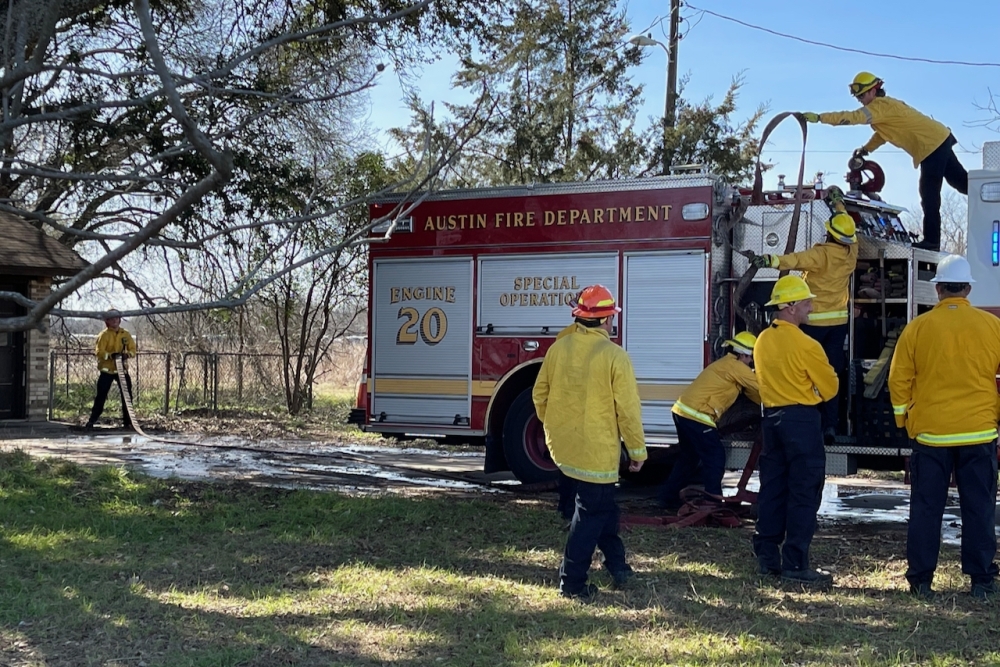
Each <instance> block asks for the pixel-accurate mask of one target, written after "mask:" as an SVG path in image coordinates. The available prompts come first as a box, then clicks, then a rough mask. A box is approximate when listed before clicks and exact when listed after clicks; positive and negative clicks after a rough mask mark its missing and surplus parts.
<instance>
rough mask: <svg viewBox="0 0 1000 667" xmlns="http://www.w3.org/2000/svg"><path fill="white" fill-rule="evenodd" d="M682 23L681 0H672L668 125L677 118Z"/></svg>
mask: <svg viewBox="0 0 1000 667" xmlns="http://www.w3.org/2000/svg"><path fill="white" fill-rule="evenodd" d="M680 23H681V0H670V43H669V46H668V48H667V108H666V109H664V118H665V119H666V125H667V127H673V126H674V123H675V122H676V120H677V42H678V41H679V40H680V36H679V35H678V32H679V29H680Z"/></svg>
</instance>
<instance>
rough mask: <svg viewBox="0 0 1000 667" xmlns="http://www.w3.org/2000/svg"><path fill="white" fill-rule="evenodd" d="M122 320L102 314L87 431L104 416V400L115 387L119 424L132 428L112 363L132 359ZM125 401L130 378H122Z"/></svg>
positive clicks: (132, 345)
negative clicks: (94, 393) (119, 397)
mask: <svg viewBox="0 0 1000 667" xmlns="http://www.w3.org/2000/svg"><path fill="white" fill-rule="evenodd" d="M121 323H122V317H121V313H119V312H118V311H117V310H109V311H108V312H107V313H105V314H104V326H105V328H104V331H102V332H101V333H100V334H98V336H97V344H96V345H95V348H94V354H96V355H97V368H98V370H99V371H100V375H99V376H98V378H97V396H96V397H95V398H94V407H93V409H92V410H91V411H90V419H89V420H88V421H87V426H86V428H87V429H92V428H94V424H96V423H97V420H98V419H100V417H101V413H102V412H104V403H105V401H107V400H108V392H110V391H111V385H112V384H117V385H118V391H119V392H122V394H121V395H122V397H123V400H122V422H123V424H124V427H125V428H127V429H130V428H132V420H131V419H130V418H129V416H128V410H127V409H126V407H125V401H124V396H125V394H124V390H123V389H122V386H121V384H122V383H121V380H119V379H118V367H117V365H116V360H117V359H121V358H128V357H134V356H135V341H134V340H133V339H132V334H130V333H129V332H128V331H126V330H125V329H122V328H121ZM125 384H126V385H127V389H128V395H129V398H131V397H132V378H130V377H129V376H128V375H125Z"/></svg>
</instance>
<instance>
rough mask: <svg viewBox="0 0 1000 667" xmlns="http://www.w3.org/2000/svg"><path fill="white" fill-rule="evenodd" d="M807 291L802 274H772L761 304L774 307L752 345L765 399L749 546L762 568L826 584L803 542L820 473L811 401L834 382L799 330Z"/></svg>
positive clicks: (822, 464)
mask: <svg viewBox="0 0 1000 667" xmlns="http://www.w3.org/2000/svg"><path fill="white" fill-rule="evenodd" d="M813 298H814V295H813V294H812V292H810V291H809V286H808V285H807V284H806V283H805V281H804V280H802V278H800V277H798V276H795V275H787V276H784V277H782V278H779V279H778V281H777V282H776V283H775V284H774V289H772V290H771V300H770V301H768V302H767V304H766V305H768V306H776V307H777V308H778V313H777V315H776V316H775V320H774V322H773V323H772V324H771V326H769V327H768V328H767V329H765V330H764V331H762V332H761V334H760V336H758V337H757V344H756V345H754V348H753V361H754V367H755V368H756V369H757V383H758V385H759V386H760V398H761V402H762V403H763V404H764V418H763V421H762V422H761V431H762V435H763V439H764V443H763V448H762V449H761V454H760V464H759V466H760V467H759V469H760V492H759V493H758V494H757V529H756V531H755V532H754V536H753V547H754V554H755V555H756V556H757V566H758V571H759V573H760V574H761V575H764V576H767V575H780V576H781V578H782V581H786V582H790V583H795V584H800V585H803V586H808V587H814V588H828V587H829V586H831V585H832V584H833V577H831V576H830V575H829V574H828V573H826V572H822V571H819V570H814V569H811V568H810V566H809V546H810V544H811V543H812V538H813V533H814V532H815V531H816V512H817V511H818V510H819V504H820V499H821V497H822V495H823V482H824V479H825V475H826V450H825V449H824V448H823V434H822V432H821V431H820V414H819V409H818V408H817V406H818V405H819V404H820V403H822V402H823V401H828V400H830V398H832V397H833V396H835V395H836V393H837V390H838V388H839V381H838V379H837V374H836V373H835V372H834V370H833V367H832V366H831V365H830V363H829V362H828V361H827V359H826V355H825V354H824V353H823V348H821V347H820V345H819V343H817V342H816V341H815V340H813V339H812V338H810V337H809V336H807V335H805V334H804V333H802V331H800V330H799V327H800V326H801V325H802V323H804V322H806V321H807V320H808V318H809V313H810V312H811V311H812V300H813Z"/></svg>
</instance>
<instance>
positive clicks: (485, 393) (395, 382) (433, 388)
mask: <svg viewBox="0 0 1000 667" xmlns="http://www.w3.org/2000/svg"><path fill="white" fill-rule="evenodd" d="M496 387H497V382H496V381H495V380H473V381H472V382H471V393H472V395H473V396H479V397H489V396H492V395H493V392H494V391H496ZM686 388H687V385H686V384H640V385H639V399H640V400H643V401H676V400H677V399H678V398H680V395H681V393H682V392H683V391H684V390H685V389H686ZM368 390H369V391H372V390H374V391H375V392H376V393H379V394H430V395H434V396H467V395H468V394H469V392H470V383H469V382H467V381H466V380H437V379H433V378H375V379H374V380H373V379H371V378H369V380H368Z"/></svg>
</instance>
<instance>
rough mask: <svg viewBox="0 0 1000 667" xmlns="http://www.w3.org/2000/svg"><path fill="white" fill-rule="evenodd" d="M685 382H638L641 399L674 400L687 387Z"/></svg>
mask: <svg viewBox="0 0 1000 667" xmlns="http://www.w3.org/2000/svg"><path fill="white" fill-rule="evenodd" d="M687 387H688V386H687V385H686V384H640V385H639V400H641V401H676V400H677V399H678V398H680V397H681V394H682V393H683V392H684V390H685V389H687Z"/></svg>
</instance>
